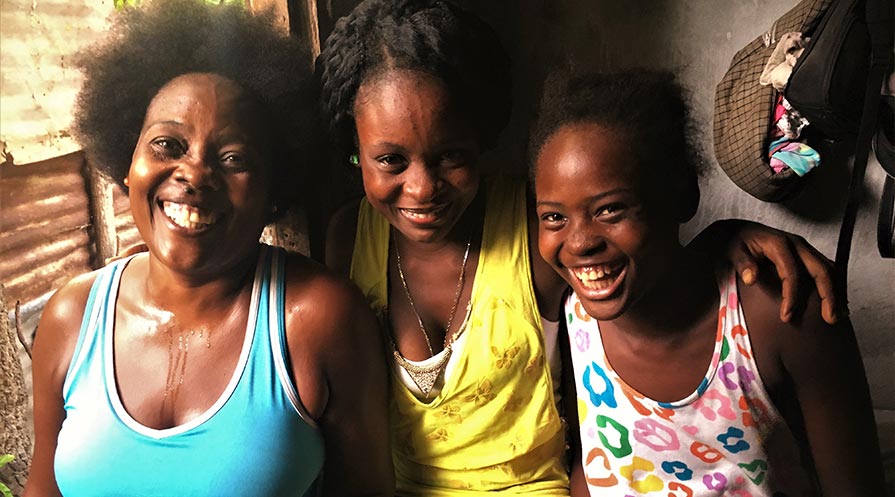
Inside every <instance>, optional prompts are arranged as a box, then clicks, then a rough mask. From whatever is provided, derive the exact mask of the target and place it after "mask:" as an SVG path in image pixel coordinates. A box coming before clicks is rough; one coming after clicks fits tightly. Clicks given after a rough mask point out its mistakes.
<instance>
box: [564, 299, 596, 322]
mask: <svg viewBox="0 0 895 497" xmlns="http://www.w3.org/2000/svg"><path fill="white" fill-rule="evenodd" d="M574 307H575V317H577V318H578V319H580V320H582V321H584V322H585V323H586V322H588V321H590V320H592V319H593V318H592V317H590V314H588V313H587V311H585V310H584V308H583V307H581V301H580V300H578V299H577V298H576V299H575V306H574ZM569 318H570V319H571V316H569Z"/></svg>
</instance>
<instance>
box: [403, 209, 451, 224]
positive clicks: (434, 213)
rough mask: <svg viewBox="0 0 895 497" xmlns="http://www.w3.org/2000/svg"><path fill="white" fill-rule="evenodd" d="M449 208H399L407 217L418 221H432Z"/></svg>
mask: <svg viewBox="0 0 895 497" xmlns="http://www.w3.org/2000/svg"><path fill="white" fill-rule="evenodd" d="M445 209H447V206H439V207H433V208H429V209H398V210H399V211H401V214H402V215H404V217H406V218H407V219H409V220H411V221H413V222H416V223H431V222H433V221H435V220H437V219H438V216H439V215H440V214H441V213H442V212H444V210H445Z"/></svg>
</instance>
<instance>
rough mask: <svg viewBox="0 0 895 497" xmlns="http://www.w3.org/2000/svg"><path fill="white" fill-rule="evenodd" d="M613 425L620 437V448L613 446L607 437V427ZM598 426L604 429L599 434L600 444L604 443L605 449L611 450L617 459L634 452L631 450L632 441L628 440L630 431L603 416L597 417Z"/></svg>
mask: <svg viewBox="0 0 895 497" xmlns="http://www.w3.org/2000/svg"><path fill="white" fill-rule="evenodd" d="M607 424H608V425H611V426H612V428H613V429H614V430H615V433H616V434H617V435H618V446H615V445H612V443H611V442H609V439H608V438H607V437H606V434H605V431H606V430H605V428H606V425H607ZM597 426H599V427H600V428H603V429H601V430H599V431H598V432H597V435H598V436H599V437H600V442H602V444H603V447H606V448H607V449H609V452H611V453H612V455H613V456H615V457H616V458H617V459H621V458H622V457H625V456H627V455H629V454H630V453H631V452H633V450H632V449H631V441H630V440H629V439H628V429H627V428H625V427H624V426H623V425H622V424H620V423H619V422H618V421H616V420H614V419H612V418H610V417H608V416H603V415H602V414H601V415H599V416H597Z"/></svg>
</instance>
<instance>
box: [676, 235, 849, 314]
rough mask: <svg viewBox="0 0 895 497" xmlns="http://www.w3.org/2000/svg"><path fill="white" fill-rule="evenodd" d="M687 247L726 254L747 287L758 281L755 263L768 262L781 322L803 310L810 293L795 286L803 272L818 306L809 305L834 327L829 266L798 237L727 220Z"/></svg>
mask: <svg viewBox="0 0 895 497" xmlns="http://www.w3.org/2000/svg"><path fill="white" fill-rule="evenodd" d="M689 246H690V247H691V248H694V249H696V250H700V251H702V252H705V253H721V254H726V256H727V258H728V260H729V261H730V262H731V263H733V265H734V267H735V268H736V271H737V274H739V276H740V278H742V280H743V282H744V283H746V284H747V285H752V284H753V283H755V282H756V281H757V280H758V276H759V274H758V267H759V262H762V261H764V260H769V261H770V262H771V263H772V264H773V265H774V268H775V270H776V271H777V277H779V278H780V280H781V281H782V283H783V286H782V294H783V300H782V302H781V304H780V308H779V309H780V310H779V315H780V319H781V320H782V321H784V322H786V321H789V320H790V319H792V318H793V313H794V311H795V310H799V309H803V308H804V304H805V301H806V300H807V297H808V295H810V294H811V293H813V292H810V291H808V290H807V289H802V288H804V287H802V286H800V285H799V278H800V276H801V275H802V274H803V271H804V272H807V273H808V274H809V275H810V276H811V278H813V279H814V285H815V286H816V290H817V293H818V294H819V295H820V304H819V305H817V304H813V305H815V306H816V307H817V308H818V309H820V311H821V313H822V316H823V319H824V321H826V322H827V323H830V324H835V323H836V320H837V319H838V317H839V316H838V314H837V300H836V296H835V295H834V293H833V265H832V263H831V262H830V261H829V259H827V258H826V257H824V255H823V254H821V253H820V252H819V251H817V249H815V248H814V247H812V246H811V244H809V243H808V242H807V241H805V239H804V238H802V237H800V236H798V235H794V234H792V233H787V232H785V231H780V230H777V229H774V228H771V227H769V226H765V225H763V224H760V223H755V222H752V221H745V220H742V219H728V220H723V221H716V222H714V223H712V224H711V225H709V226H708V227H707V228H706V229H705V230H703V231H702V232H701V233H700V234H699V235H697V237H696V238H695V239H694V240H693V241H692V242H691V243H690V245H689ZM715 249H717V250H715Z"/></svg>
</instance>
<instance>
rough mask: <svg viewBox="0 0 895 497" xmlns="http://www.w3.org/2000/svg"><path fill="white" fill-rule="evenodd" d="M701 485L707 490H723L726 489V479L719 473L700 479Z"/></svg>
mask: <svg viewBox="0 0 895 497" xmlns="http://www.w3.org/2000/svg"><path fill="white" fill-rule="evenodd" d="M702 483H703V484H704V485H705V488H707V489H709V490H724V489H725V488H727V477H726V476H724V475H723V474H721V473H715V474H711V475H705V476H703V477H702Z"/></svg>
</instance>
